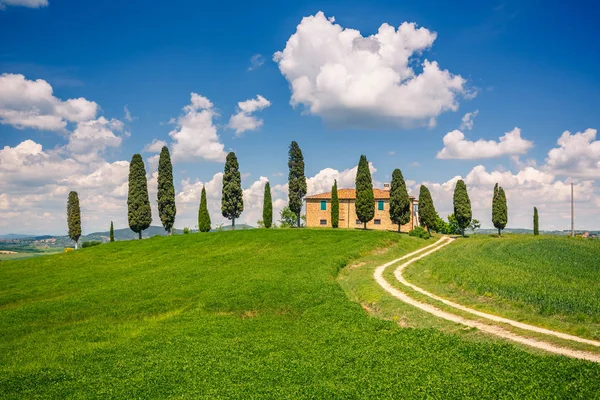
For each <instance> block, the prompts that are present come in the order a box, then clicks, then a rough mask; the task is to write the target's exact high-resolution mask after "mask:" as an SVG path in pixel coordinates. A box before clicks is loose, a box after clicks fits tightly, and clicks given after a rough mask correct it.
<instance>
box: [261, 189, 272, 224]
mask: <svg viewBox="0 0 600 400" xmlns="http://www.w3.org/2000/svg"><path fill="white" fill-rule="evenodd" d="M263 199H264V200H263V219H262V223H263V225H264V227H265V228H270V227H271V226H272V225H273V200H272V199H271V184H270V183H269V182H267V183H265V195H264V198H263Z"/></svg>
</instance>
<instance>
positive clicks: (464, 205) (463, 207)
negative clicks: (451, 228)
mask: <svg viewBox="0 0 600 400" xmlns="http://www.w3.org/2000/svg"><path fill="white" fill-rule="evenodd" d="M499 191H500V189H498V192H499ZM454 216H455V217H456V222H457V223H458V227H459V228H460V231H461V232H462V235H463V236H465V229H466V228H467V227H468V226H469V225H470V224H471V218H472V217H473V215H472V212H471V200H470V199H469V193H467V185H465V182H464V181H463V180H462V179H460V180H459V181H458V182H456V186H455V187H454Z"/></svg>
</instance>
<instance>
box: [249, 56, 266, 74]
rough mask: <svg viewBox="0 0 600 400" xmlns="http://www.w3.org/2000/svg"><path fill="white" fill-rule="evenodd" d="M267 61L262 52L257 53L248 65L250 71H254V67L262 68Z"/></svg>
mask: <svg viewBox="0 0 600 400" xmlns="http://www.w3.org/2000/svg"><path fill="white" fill-rule="evenodd" d="M264 63H265V58H264V57H263V56H262V55H261V54H255V55H253V56H252V57H251V58H250V66H249V67H248V71H252V70H253V69H256V68H260V67H262V65H263V64H264Z"/></svg>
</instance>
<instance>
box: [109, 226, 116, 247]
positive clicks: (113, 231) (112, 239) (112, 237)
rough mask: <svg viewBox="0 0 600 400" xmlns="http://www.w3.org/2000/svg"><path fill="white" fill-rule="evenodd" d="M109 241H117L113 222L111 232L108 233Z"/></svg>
mask: <svg viewBox="0 0 600 400" xmlns="http://www.w3.org/2000/svg"><path fill="white" fill-rule="evenodd" d="M108 240H110V242H111V243H112V242H114V241H115V228H114V227H113V222H112V221H110V232H109V233H108Z"/></svg>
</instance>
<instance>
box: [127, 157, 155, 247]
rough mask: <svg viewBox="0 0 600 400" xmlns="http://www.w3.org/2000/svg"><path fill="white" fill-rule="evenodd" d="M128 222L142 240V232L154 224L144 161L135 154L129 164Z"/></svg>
mask: <svg viewBox="0 0 600 400" xmlns="http://www.w3.org/2000/svg"><path fill="white" fill-rule="evenodd" d="M127 220H128V222H129V227H130V228H131V230H132V231H134V232H136V233H137V234H139V238H140V239H141V238H142V231H143V230H144V229H147V228H148V227H149V226H150V224H151V223H152V209H151V208H150V200H149V199H148V182H147V181H146V168H145V167H144V160H142V156H141V155H139V154H134V155H133V157H132V158H131V163H130V164H129V193H128V195H127Z"/></svg>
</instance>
